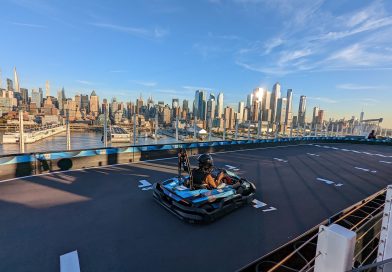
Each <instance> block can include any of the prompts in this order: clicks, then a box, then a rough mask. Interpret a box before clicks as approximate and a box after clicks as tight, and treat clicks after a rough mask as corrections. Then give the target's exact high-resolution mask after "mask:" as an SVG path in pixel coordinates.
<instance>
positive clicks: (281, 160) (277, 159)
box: [274, 158, 288, 162]
mask: <svg viewBox="0 0 392 272" xmlns="http://www.w3.org/2000/svg"><path fill="white" fill-rule="evenodd" d="M274 160H276V161H280V162H288V161H286V160H283V159H279V158H274Z"/></svg>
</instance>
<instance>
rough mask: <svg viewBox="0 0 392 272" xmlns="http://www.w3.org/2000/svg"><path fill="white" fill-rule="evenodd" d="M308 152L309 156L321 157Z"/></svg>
mask: <svg viewBox="0 0 392 272" xmlns="http://www.w3.org/2000/svg"><path fill="white" fill-rule="evenodd" d="M306 154H308V155H309V156H316V157H320V155H317V154H313V153H306Z"/></svg>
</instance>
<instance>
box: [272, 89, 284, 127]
mask: <svg viewBox="0 0 392 272" xmlns="http://www.w3.org/2000/svg"><path fill="white" fill-rule="evenodd" d="M280 96H281V93H280V84H279V82H277V83H275V84H274V86H273V88H272V95H271V121H272V122H277V120H276V113H277V107H278V100H279V98H280ZM285 111H286V110H285Z"/></svg>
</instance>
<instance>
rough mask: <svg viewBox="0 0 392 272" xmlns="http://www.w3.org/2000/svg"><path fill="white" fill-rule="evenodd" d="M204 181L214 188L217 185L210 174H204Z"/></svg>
mask: <svg viewBox="0 0 392 272" xmlns="http://www.w3.org/2000/svg"><path fill="white" fill-rule="evenodd" d="M205 183H206V184H207V185H208V186H209V187H211V188H216V187H217V186H218V185H219V183H218V184H217V183H216V181H215V180H214V178H213V177H212V176H211V175H210V174H208V175H207V176H206V179H205Z"/></svg>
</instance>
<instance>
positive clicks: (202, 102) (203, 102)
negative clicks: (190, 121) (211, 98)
mask: <svg viewBox="0 0 392 272" xmlns="http://www.w3.org/2000/svg"><path fill="white" fill-rule="evenodd" d="M197 108H198V113H199V114H198V117H199V119H200V120H206V116H207V92H206V91H204V90H199V105H198V107H197Z"/></svg>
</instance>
